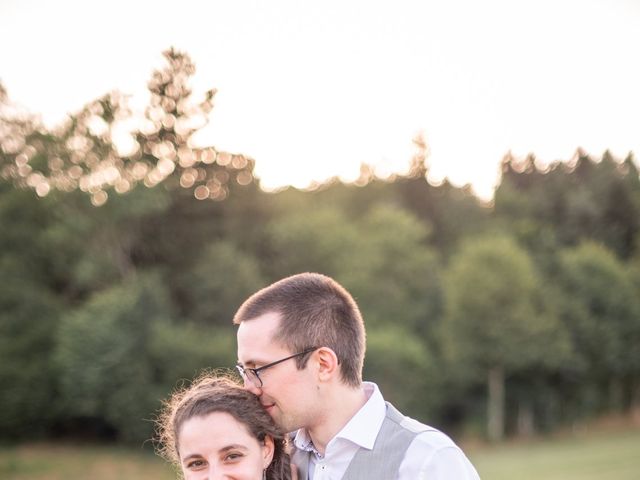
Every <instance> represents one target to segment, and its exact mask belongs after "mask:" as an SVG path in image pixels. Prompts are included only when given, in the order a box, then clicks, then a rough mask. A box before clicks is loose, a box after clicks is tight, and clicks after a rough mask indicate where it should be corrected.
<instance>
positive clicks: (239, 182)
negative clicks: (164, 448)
mask: <svg viewBox="0 0 640 480" xmlns="http://www.w3.org/2000/svg"><path fill="white" fill-rule="evenodd" d="M165 59H166V64H165V65H164V67H162V68H160V69H158V70H156V71H155V72H154V73H153V74H152V77H151V81H150V82H149V85H148V86H149V91H150V101H149V105H148V106H147V108H146V109H145V111H144V113H143V114H142V118H141V120H142V126H140V128H139V129H136V130H134V131H132V132H131V140H132V142H131V143H132V145H131V146H132V148H131V149H130V151H128V152H123V151H120V150H119V149H118V148H116V146H115V144H114V141H113V136H112V134H113V132H114V131H115V130H116V129H117V128H119V126H120V125H119V122H121V121H123V120H128V119H131V112H130V111H129V109H128V106H127V104H126V101H125V98H124V97H123V96H122V95H119V94H117V93H114V94H109V95H107V96H104V97H102V98H99V99H97V100H95V101H93V102H89V103H88V104H87V105H86V107H85V108H83V109H82V110H80V111H79V112H77V113H76V114H74V115H73V116H71V117H70V118H69V119H68V121H67V122H64V123H63V124H62V125H60V126H59V127H58V128H56V129H55V130H48V129H46V128H45V127H43V126H42V125H40V124H39V122H38V121H37V119H36V118H35V117H33V116H31V115H29V114H26V113H24V112H21V111H20V110H19V109H17V108H16V107H15V105H13V104H11V102H10V101H9V98H8V95H7V93H6V91H5V90H4V88H2V86H0V387H1V388H0V430H1V431H2V434H1V436H2V437H3V438H4V437H18V436H23V437H34V436H36V435H38V434H45V435H46V434H51V433H52V432H55V431H64V430H65V425H66V424H67V423H68V422H71V423H75V425H83V424H84V423H91V422H94V423H95V424H97V425H102V426H107V427H108V428H110V429H112V430H113V431H114V432H115V433H117V434H118V435H119V436H120V438H123V439H128V440H133V439H141V438H144V437H145V436H146V435H148V433H149V431H150V428H151V424H150V422H145V421H144V419H149V418H151V417H152V416H153V412H154V411H155V409H156V408H157V407H158V405H159V399H160V398H163V397H165V396H166V395H167V394H168V392H169V391H170V390H171V388H173V386H175V384H176V382H179V381H181V380H182V379H188V378H191V377H193V376H194V375H195V374H196V373H197V372H198V371H199V370H201V369H203V368H216V367H228V366H230V365H232V364H233V362H234V359H235V340H234V327H233V326H232V325H230V320H231V317H232V316H233V314H234V312H235V310H236V308H237V306H238V305H239V304H240V303H241V302H242V301H243V300H244V299H245V298H246V297H247V296H248V295H249V294H251V293H252V292H254V291H255V290H257V289H258V288H260V287H262V286H264V285H266V284H267V283H268V282H270V281H272V280H276V279H279V278H282V277H283V276H286V275H290V274H293V273H297V272H302V271H317V272H321V273H325V274H328V275H331V276H333V277H334V278H336V279H337V280H338V281H339V282H341V283H342V284H343V285H344V286H345V287H346V288H347V289H348V290H349V291H350V292H352V293H353V295H354V297H355V298H356V300H357V302H358V304H359V306H360V308H361V310H362V313H363V316H364V318H365V322H366V325H367V331H368V356H367V361H366V375H367V376H368V377H369V378H372V379H374V380H376V381H377V382H378V383H379V384H380V385H381V386H382V389H383V391H384V392H385V394H386V395H387V396H388V397H389V398H391V399H392V400H393V401H394V402H395V403H397V405H398V406H399V407H401V408H404V409H405V410H406V411H407V412H411V413H414V414H415V415H417V416H425V417H426V416H428V418H430V419H431V418H432V415H436V416H438V415H441V416H443V415H446V416H447V420H451V419H452V418H453V419H456V420H457V421H461V422H466V423H467V424H469V423H475V424H478V423H479V419H481V418H482V414H479V413H478V412H481V411H482V408H483V407H484V404H485V403H486V401H487V400H486V399H487V393H486V392H485V391H484V389H483V388H482V384H483V382H485V381H486V380H487V377H488V375H489V372H492V374H493V375H494V378H497V379H498V381H496V382H495V384H494V386H495V385H497V384H499V383H502V384H503V386H505V387H506V392H507V393H506V402H505V405H504V407H505V408H504V409H505V411H506V415H507V427H509V426H511V427H510V428H512V429H513V430H516V427H514V425H515V424H517V423H519V422H520V420H522V418H525V419H526V418H527V415H528V413H531V416H535V418H536V421H538V420H537V419H538V418H541V419H543V420H540V421H539V422H540V423H542V422H546V424H547V425H549V426H550V428H553V427H554V426H556V425H557V424H558V422H562V421H563V420H564V421H569V420H572V419H575V418H579V417H580V416H584V415H591V414H593V413H594V412H597V411H607V410H612V409H615V408H619V406H624V407H625V408H631V407H633V406H634V405H635V406H638V405H640V380H639V379H640V326H639V322H640V306H639V305H638V302H639V300H638V299H640V262H639V260H638V259H639V258H640V256H639V254H638V246H640V237H639V233H640V178H639V175H638V167H637V165H636V163H635V160H634V158H633V156H632V155H631V154H630V155H629V156H628V157H627V158H626V159H625V160H624V161H619V160H617V159H615V158H613V156H612V155H611V154H610V153H608V152H605V154H604V155H603V156H602V159H601V160H599V161H595V160H593V159H592V158H591V157H589V156H588V155H587V154H585V153H584V152H582V151H580V150H578V151H577V152H576V155H575V156H574V158H572V159H571V160H570V161H569V162H566V163H560V162H558V163H555V164H552V165H549V166H542V165H540V164H539V162H537V161H536V159H535V157H534V156H533V155H530V156H528V157H527V158H525V159H522V160H520V159H516V158H513V157H512V156H511V155H507V156H506V157H505V159H504V161H503V164H502V169H503V176H502V182H501V184H500V186H499V188H498V189H497V191H496V196H495V207H494V208H491V207H490V206H489V205H484V204H482V203H481V202H479V201H478V199H477V198H476V197H474V196H473V195H472V193H471V191H470V189H469V188H466V187H464V188H456V187H454V186H453V185H451V184H450V183H448V182H446V181H445V182H444V183H443V184H441V185H439V186H434V185H431V184H429V182H427V181H426V178H427V177H428V168H427V162H426V158H427V150H428V148H427V145H426V143H425V142H424V140H423V139H421V138H419V137H418V138H417V139H416V140H415V143H416V146H417V147H418V153H417V154H416V156H415V157H414V158H413V160H412V163H411V170H410V173H409V174H408V175H407V176H396V177H394V178H391V179H388V180H386V181H383V180H381V179H378V178H375V176H374V175H373V174H372V171H371V169H370V168H368V167H367V166H366V165H363V168H362V175H361V178H360V179H358V181H357V182H356V183H355V184H352V185H345V184H343V183H340V182H339V181H337V180H333V181H331V182H328V183H327V184H325V185H321V186H318V188H316V189H315V190H311V191H300V190H296V189H292V188H291V189H288V190H286V191H283V192H280V193H277V194H268V193H265V192H263V191H261V190H260V189H259V184H258V182H257V181H256V180H255V178H254V176H253V168H254V161H253V160H252V159H251V158H249V157H246V156H244V155H240V154H231V153H226V152H222V151H219V150H217V149H216V148H214V147H207V148H194V147H193V140H194V138H193V137H194V135H195V134H196V133H197V131H198V130H199V129H200V128H201V127H202V126H204V124H206V123H207V121H208V114H209V113H210V111H211V108H212V106H213V98H214V94H215V91H213V90H210V91H208V92H205V94H204V96H203V97H202V98H201V99H197V98H196V97H195V96H194V95H193V94H192V91H191V88H190V86H189V81H190V78H191V77H192V76H193V74H194V72H195V66H194V64H193V62H191V60H190V58H189V57H188V56H187V55H186V54H184V53H182V52H178V51H175V50H169V51H167V52H165ZM96 205H101V206H100V207H99V208H96ZM495 232H501V233H500V234H496V233H495ZM490 233H493V236H490ZM585 242H586V243H585ZM501 374H504V377H501ZM34 386H35V387H34ZM616 406H617V407H616ZM522 412H524V414H522ZM576 412H577V413H576ZM545 419H546V420H545ZM433 421H434V423H436V424H437V423H439V422H440V423H441V422H442V421H443V418H442V417H439V418H433ZM78 428H82V427H78Z"/></svg>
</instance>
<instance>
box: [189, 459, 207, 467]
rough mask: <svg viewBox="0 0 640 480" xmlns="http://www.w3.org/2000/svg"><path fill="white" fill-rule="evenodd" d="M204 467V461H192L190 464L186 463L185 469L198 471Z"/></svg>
mask: <svg viewBox="0 0 640 480" xmlns="http://www.w3.org/2000/svg"><path fill="white" fill-rule="evenodd" d="M204 465H205V462H204V460H192V461H191V462H189V463H187V468H190V469H198V468H202V467H204Z"/></svg>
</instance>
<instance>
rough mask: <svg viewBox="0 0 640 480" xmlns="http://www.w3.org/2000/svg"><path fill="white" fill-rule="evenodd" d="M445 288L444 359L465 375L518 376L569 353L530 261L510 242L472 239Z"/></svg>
mask: <svg viewBox="0 0 640 480" xmlns="http://www.w3.org/2000/svg"><path fill="white" fill-rule="evenodd" d="M444 286H445V311H446V314H445V317H444V318H445V322H444V323H443V329H444V330H443V333H444V336H443V341H444V342H445V343H444V345H445V353H446V355H447V356H449V357H450V358H452V359H454V361H455V362H456V363H459V364H461V365H464V368H465V369H470V371H476V372H477V371H478V370H477V369H486V368H489V367H492V366H496V365H498V366H503V367H505V368H507V369H510V370H517V369H520V368H525V367H528V366H531V365H533V364H544V363H546V362H548V361H549V360H550V358H554V357H557V355H555V354H554V350H556V349H558V350H559V351H562V350H563V349H564V347H563V345H562V342H561V339H562V337H563V335H562V329H561V326H560V324H559V323H558V322H557V321H556V319H555V318H554V317H553V316H552V315H551V314H550V313H551V312H548V311H545V305H544V304H541V302H540V279H539V277H538V274H537V272H536V270H535V268H534V266H533V264H532V262H531V259H530V257H529V256H528V254H527V253H526V251H524V250H523V249H522V248H521V247H519V246H518V245H517V244H516V243H515V242H514V241H513V240H511V239H510V238H508V237H497V238H491V237H480V238H472V239H469V240H468V241H467V242H466V243H465V244H464V245H463V246H462V247H461V248H460V251H459V252H458V253H457V254H456V255H455V256H454V257H453V258H452V260H451V264H450V265H449V267H448V269H447V271H446V273H445V277H444ZM558 341H560V343H558Z"/></svg>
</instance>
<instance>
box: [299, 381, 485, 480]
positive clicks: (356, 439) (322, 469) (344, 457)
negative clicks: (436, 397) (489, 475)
mask: <svg viewBox="0 0 640 480" xmlns="http://www.w3.org/2000/svg"><path fill="white" fill-rule="evenodd" d="M363 386H364V390H365V394H366V395H367V402H366V403H365V404H364V406H363V407H362V408H361V409H360V410H358V412H357V413H356V414H355V415H354V416H353V417H352V418H351V420H349V422H348V423H347V424H346V425H345V426H344V428H343V429H342V430H340V432H338V434H337V435H336V436H335V437H334V438H332V439H331V441H330V442H329V443H328V444H327V448H326V451H325V454H324V455H320V454H319V452H318V451H317V450H316V449H315V448H314V446H313V443H312V441H311V438H310V437H309V435H308V433H307V431H306V430H305V429H300V430H298V432H297V434H296V436H295V438H294V441H293V442H294V445H295V446H296V448H298V449H300V450H305V451H310V452H312V454H311V455H310V456H309V457H310V458H309V480H340V479H341V478H342V477H343V475H344V474H345V472H346V471H347V467H348V466H349V463H350V462H351V460H352V459H353V457H354V456H355V454H356V452H357V451H358V449H360V448H366V449H368V450H372V449H373V445H374V443H375V441H376V437H377V436H378V432H379V431H380V428H381V427H382V422H383V421H384V418H385V415H386V411H387V407H386V404H385V402H384V399H383V398H382V394H381V393H380V390H379V389H378V386H377V385H376V384H375V383H371V382H364V383H363ZM444 479H456V480H479V479H480V477H479V476H478V473H477V472H476V470H475V468H474V467H473V465H471V462H469V460H468V459H467V457H466V456H465V455H464V453H463V452H462V450H460V448H458V446H457V445H456V444H455V443H453V441H452V440H451V439H450V438H449V437H448V436H447V435H445V434H444V433H442V432H440V431H438V430H436V429H435V428H431V427H429V429H428V430H427V431H425V432H422V433H419V434H418V435H417V436H416V437H415V438H414V439H413V441H412V442H411V444H410V445H409V448H408V449H407V452H406V454H405V456H404V459H403V460H402V463H401V464H400V469H399V471H398V476H397V479H396V480H444ZM300 480H306V479H300Z"/></svg>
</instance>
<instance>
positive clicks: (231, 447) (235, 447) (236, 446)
mask: <svg viewBox="0 0 640 480" xmlns="http://www.w3.org/2000/svg"><path fill="white" fill-rule="evenodd" d="M229 450H247V447H246V446H244V445H240V444H238V443H232V444H231V445H227V446H225V447H222V448H221V449H220V450H218V451H219V452H220V453H222V452H227V451H229Z"/></svg>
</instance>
